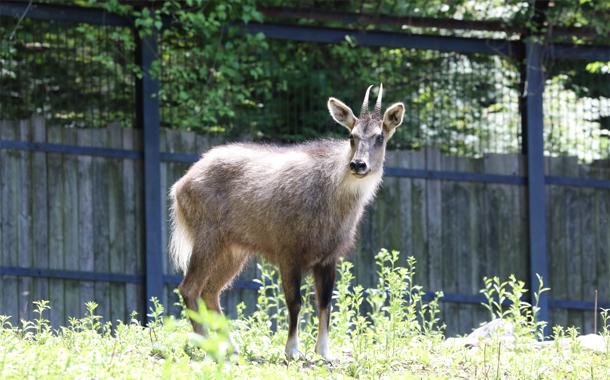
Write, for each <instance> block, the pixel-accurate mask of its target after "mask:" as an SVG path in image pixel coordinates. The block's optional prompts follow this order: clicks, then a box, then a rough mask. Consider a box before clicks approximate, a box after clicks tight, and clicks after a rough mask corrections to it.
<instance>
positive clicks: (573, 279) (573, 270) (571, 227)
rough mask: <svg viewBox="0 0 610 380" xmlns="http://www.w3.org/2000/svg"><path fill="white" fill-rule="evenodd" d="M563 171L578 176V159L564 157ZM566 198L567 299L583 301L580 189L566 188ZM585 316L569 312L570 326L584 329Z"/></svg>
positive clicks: (569, 175)
mask: <svg viewBox="0 0 610 380" xmlns="http://www.w3.org/2000/svg"><path fill="white" fill-rule="evenodd" d="M562 160H563V170H564V173H565V175H566V176H568V177H577V176H578V157H562ZM564 194H565V196H566V199H565V202H566V210H567V215H566V228H567V230H566V231H565V233H566V234H567V238H568V245H567V252H566V259H567V261H566V262H567V263H568V267H567V269H568V277H567V279H568V283H569V286H568V287H567V288H568V292H567V297H566V299H571V300H577V301H581V300H582V299H583V282H582V280H583V277H582V260H583V258H582V256H583V255H582V236H581V234H580V228H581V226H582V220H581V217H580V216H581V215H580V208H581V199H580V189H579V188H574V187H571V186H565V188H564ZM582 323H583V314H582V311H580V310H568V326H576V327H579V328H582Z"/></svg>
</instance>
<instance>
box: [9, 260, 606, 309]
mask: <svg viewBox="0 0 610 380" xmlns="http://www.w3.org/2000/svg"><path fill="white" fill-rule="evenodd" d="M0 275H6V276H24V277H42V278H53V279H62V280H80V281H103V282H119V283H133V284H143V283H144V282H145V279H146V277H145V276H139V275H129V274H120V273H99V272H83V271H67V270H54V269H43V268H21V267H7V266H0ZM182 279H183V277H182V276H171V275H164V276H163V283H165V284H175V285H177V284H179V283H180V282H181V281H182ZM264 285H270V284H264ZM261 286H263V284H261V283H260V282H258V281H253V280H235V281H234V282H233V283H232V284H231V286H230V288H235V289H250V290H259V289H260V288H261ZM364 291H365V292H366V291H367V289H364ZM422 293H423V294H422V299H423V300H425V301H431V300H433V299H434V298H435V297H436V295H435V293H433V292H426V291H422ZM440 301H441V302H450V303H464V304H476V305H478V304H482V303H487V302H488V300H487V298H486V297H485V296H483V295H481V294H459V293H444V292H443V296H442V297H440ZM496 301H497V299H496ZM524 301H525V302H530V300H529V299H526V300H524ZM502 305H504V306H507V305H510V303H509V302H508V301H505V302H503V303H502ZM549 307H550V308H553V309H566V310H587V311H592V310H595V303H594V302H588V301H572V300H558V299H550V300H549ZM597 307H598V309H606V308H610V303H608V302H598V304H597Z"/></svg>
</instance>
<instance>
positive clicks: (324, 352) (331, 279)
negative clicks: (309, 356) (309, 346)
mask: <svg viewBox="0 0 610 380" xmlns="http://www.w3.org/2000/svg"><path fill="white" fill-rule="evenodd" d="M336 274H337V265H336V261H335V260H333V261H331V262H327V263H322V264H318V265H316V266H314V267H313V278H314V287H315V289H316V299H317V301H318V310H319V312H320V325H319V328H318V341H317V342H316V348H315V352H316V353H317V354H318V355H320V356H322V357H323V358H324V359H325V360H327V361H332V359H333V357H332V354H331V352H330V347H329V342H328V335H329V327H330V311H331V308H332V307H331V301H332V296H333V288H334V286H335V277H336Z"/></svg>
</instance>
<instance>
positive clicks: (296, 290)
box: [280, 267, 301, 360]
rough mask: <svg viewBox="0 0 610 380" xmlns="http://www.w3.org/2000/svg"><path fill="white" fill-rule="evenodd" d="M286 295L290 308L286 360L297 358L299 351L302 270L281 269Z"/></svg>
mask: <svg viewBox="0 0 610 380" xmlns="http://www.w3.org/2000/svg"><path fill="white" fill-rule="evenodd" d="M280 274H281V276H282V283H283V285H284V295H285V297H286V305H287V306H288V317H289V321H288V341H287V342H286V358H288V360H292V359H294V358H296V357H297V356H298V355H299V353H300V351H299V314H300V312H301V269H300V268H284V267H280Z"/></svg>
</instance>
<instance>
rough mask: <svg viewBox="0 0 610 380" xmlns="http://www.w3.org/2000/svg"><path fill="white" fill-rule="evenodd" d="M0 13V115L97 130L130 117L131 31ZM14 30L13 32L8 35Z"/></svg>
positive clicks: (132, 97) (132, 83) (132, 115)
mask: <svg viewBox="0 0 610 380" xmlns="http://www.w3.org/2000/svg"><path fill="white" fill-rule="evenodd" d="M17 21H18V20H17V19H16V18H9V17H2V22H1V26H0V34H1V35H2V42H1V43H2V48H1V52H2V61H1V65H2V67H1V72H2V73H1V76H0V81H1V83H0V119H1V120H16V119H26V118H30V117H33V116H44V117H45V118H46V119H47V120H50V121H51V122H52V124H55V125H62V126H69V127H80V128H83V127H87V128H92V127H94V128H99V127H103V126H105V125H106V124H107V123H108V122H120V123H122V125H125V126H132V125H133V123H134V119H135V80H136V76H135V75H134V72H133V71H134V67H135V66H134V49H135V44H134V43H133V31H132V30H131V29H130V28H124V27H109V26H97V25H86V24H81V25H79V24H75V23H69V22H60V21H45V20H34V19H27V18H26V19H23V21H22V22H21V24H20V26H19V28H18V29H17V30H15V27H16V24H17ZM13 31H14V33H13Z"/></svg>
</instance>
